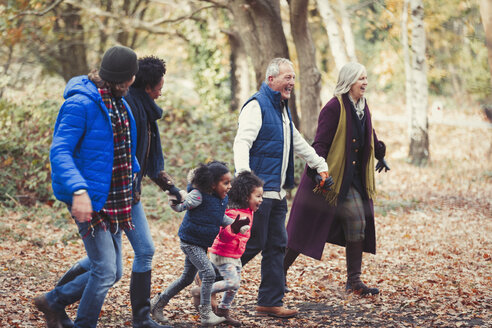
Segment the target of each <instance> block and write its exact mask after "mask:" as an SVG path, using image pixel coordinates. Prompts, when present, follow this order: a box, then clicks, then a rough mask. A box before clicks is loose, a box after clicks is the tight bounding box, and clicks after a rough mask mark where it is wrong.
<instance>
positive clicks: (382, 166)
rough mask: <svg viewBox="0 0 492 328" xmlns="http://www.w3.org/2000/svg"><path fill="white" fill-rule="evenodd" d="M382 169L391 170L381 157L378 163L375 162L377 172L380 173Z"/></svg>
mask: <svg viewBox="0 0 492 328" xmlns="http://www.w3.org/2000/svg"><path fill="white" fill-rule="evenodd" d="M382 170H384V172H387V171H389V170H391V169H390V168H389V166H388V164H387V163H386V161H385V160H384V158H383V159H380V160H379V161H378V163H377V164H376V171H377V172H378V173H381V171H382Z"/></svg>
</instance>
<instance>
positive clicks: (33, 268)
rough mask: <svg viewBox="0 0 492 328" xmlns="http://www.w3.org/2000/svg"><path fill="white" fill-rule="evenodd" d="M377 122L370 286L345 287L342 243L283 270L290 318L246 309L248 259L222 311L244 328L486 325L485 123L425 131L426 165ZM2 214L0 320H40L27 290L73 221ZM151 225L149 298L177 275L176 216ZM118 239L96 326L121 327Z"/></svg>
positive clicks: (69, 252)
mask: <svg viewBox="0 0 492 328" xmlns="http://www.w3.org/2000/svg"><path fill="white" fill-rule="evenodd" d="M376 128H377V129H378V132H379V138H380V139H382V140H385V141H386V143H387V146H388V159H389V160H388V162H389V164H390V166H391V171H390V172H388V173H381V174H377V175H376V181H377V187H378V189H379V195H378V198H377V200H376V229H377V254H376V255H370V254H365V255H364V261H363V274H362V278H363V280H364V281H365V282H366V283H367V284H368V285H370V286H377V287H378V288H379V289H380V290H381V294H380V295H379V296H373V297H359V296H358V295H353V294H346V293H345V291H344V283H345V256H344V249H343V248H341V247H338V246H334V245H329V244H327V245H326V247H325V252H324V255H323V259H322V261H316V260H313V259H310V258H308V257H305V256H300V257H299V258H298V260H297V261H296V262H295V264H294V265H293V267H292V268H291V269H290V270H289V274H288V284H289V287H290V288H291V289H292V292H290V293H288V294H286V296H285V298H284V303H285V305H286V306H287V307H292V308H298V309H299V310H300V312H299V315H298V316H297V317H296V318H293V319H289V320H283V319H275V318H268V317H256V316H255V300H256V296H257V290H258V286H259V283H260V257H261V256H257V257H256V258H255V259H254V260H253V261H251V262H250V263H248V265H247V266H245V268H244V269H243V279H242V286H241V288H240V290H239V292H238V294H237V296H236V300H235V304H234V307H233V309H232V313H233V315H234V316H235V317H237V318H238V319H240V320H241V321H242V323H243V326H244V327H267V326H268V327H328V326H329V327H347V326H351V327H492V280H491V272H492V261H491V257H492V247H491V246H492V245H491V243H492V183H491V182H492V167H491V159H490V157H489V156H490V154H488V153H487V151H488V149H489V147H490V140H491V135H490V134H491V133H490V131H488V130H471V129H461V128H460V129H457V128H450V127H432V128H431V135H430V138H431V156H432V164H431V165H430V166H428V167H425V168H418V167H414V166H411V165H409V164H407V163H406V161H405V158H406V151H407V149H408V143H407V140H406V136H405V134H402V133H401V130H402V128H403V127H402V125H398V124H396V123H394V124H392V123H385V124H384V126H381V127H379V128H378V126H376ZM443 136H445V137H443ZM6 213H7V214H8V215H6V216H2V217H1V218H0V227H1V230H2V235H1V239H0V240H1V244H0V286H1V288H0V326H1V327H44V321H43V317H42V314H41V313H39V312H38V311H36V310H35V309H34V307H33V305H32V298H33V297H34V296H35V295H38V294H40V293H43V292H47V291H49V290H51V289H52V288H53V286H54V284H55V283H56V281H57V279H59V278H60V277H61V275H62V274H63V273H64V272H65V271H66V270H67V269H68V268H69V267H70V266H71V265H72V264H73V263H74V262H75V261H76V260H78V259H80V258H82V257H83V256H84V255H85V251H84V249H83V244H82V242H81V241H80V239H79V238H68V243H66V244H65V243H63V242H62V240H67V238H66V236H67V234H68V235H69V236H70V235H71V234H74V233H75V232H76V230H75V225H71V224H70V225H67V226H66V227H64V228H57V227H56V226H54V225H53V224H52V222H51V218H50V216H49V215H46V216H42V217H32V216H30V215H29V214H30V212H29V211H28V210H21V211H8V212H6ZM33 213H34V212H33ZM150 226H151V230H152V234H153V237H154V243H155V245H156V253H155V256H154V261H153V279H152V282H153V285H152V294H153V295H154V294H155V293H157V292H159V291H161V290H162V289H163V288H165V287H166V286H168V285H169V284H170V283H171V282H172V281H173V280H174V279H175V278H177V277H178V276H179V275H180V273H181V270H182V266H183V259H184V256H183V254H182V252H181V251H180V248H179V242H178V238H177V229H178V227H179V222H178V220H176V221H173V222H167V223H165V222H160V221H155V220H150ZM67 227H68V228H67ZM67 229H68V231H67ZM64 236H65V237H64ZM123 239H124V254H125V257H124V266H125V273H124V276H123V278H122V279H121V281H120V282H118V283H117V284H116V285H115V286H114V287H113V288H111V289H110V291H109V293H108V295H107V298H106V302H105V304H104V306H103V310H102V313H101V316H100V324H99V326H100V327H131V307H130V300H129V278H130V272H131V262H132V257H133V256H132V250H131V247H130V245H129V243H128V241H127V240H126V238H125V237H124V238H123ZM76 309H77V305H76V304H75V305H72V306H70V307H69V308H67V312H68V313H69V315H70V316H71V317H74V316H75V314H76ZM165 312H166V315H167V316H168V317H170V319H171V320H172V323H173V325H174V326H175V327H195V326H196V327H197V326H199V325H198V323H199V317H198V314H197V312H196V311H195V309H194V308H193V305H192V303H191V297H190V287H188V288H187V289H185V290H184V291H182V292H181V293H180V294H178V295H177V296H176V297H175V298H174V299H173V300H172V301H171V302H170V303H169V304H168V306H167V307H166V308H165Z"/></svg>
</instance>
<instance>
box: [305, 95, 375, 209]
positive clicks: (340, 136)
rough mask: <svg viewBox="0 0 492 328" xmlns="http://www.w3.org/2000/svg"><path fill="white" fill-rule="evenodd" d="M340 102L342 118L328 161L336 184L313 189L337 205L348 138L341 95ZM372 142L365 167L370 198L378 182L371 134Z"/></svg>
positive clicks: (372, 139)
mask: <svg viewBox="0 0 492 328" xmlns="http://www.w3.org/2000/svg"><path fill="white" fill-rule="evenodd" d="M337 98H338V102H339V103H340V119H339V120H338V127H337V131H336V132H335V137H334V138H333V142H332V143H331V148H330V151H329V152H328V157H327V158H326V163H327V164H328V168H329V170H330V175H331V176H332V177H333V179H334V181H335V184H334V185H333V186H331V190H328V191H326V190H321V189H320V188H319V187H318V186H316V187H315V188H314V189H313V191H314V192H315V193H318V194H322V195H324V196H325V198H326V201H327V202H328V203H329V204H330V205H331V206H336V205H337V201H338V195H339V193H340V188H341V187H342V180H343V174H344V171H345V149H346V139H347V114H346V112H345V106H344V105H343V100H342V97H341V96H337ZM370 136H371V142H370V149H369V160H368V161H367V165H366V167H365V170H366V174H365V176H366V192H367V195H368V197H369V198H370V199H373V198H374V196H375V195H376V184H375V181H374V135H373V133H371V134H370Z"/></svg>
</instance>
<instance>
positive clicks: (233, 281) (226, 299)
mask: <svg viewBox="0 0 492 328" xmlns="http://www.w3.org/2000/svg"><path fill="white" fill-rule="evenodd" d="M218 269H219V272H220V275H221V276H222V277H223V278H224V280H221V281H217V282H215V283H214V284H213V286H212V293H218V292H225V293H224V296H223V297H222V301H221V302H220V305H219V308H221V309H229V308H230V307H231V304H232V301H233V300H234V296H235V295H236V293H237V290H238V289H239V285H240V284H241V267H240V266H235V265H234V264H231V263H225V264H221V265H219V266H218Z"/></svg>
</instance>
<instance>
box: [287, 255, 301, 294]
mask: <svg viewBox="0 0 492 328" xmlns="http://www.w3.org/2000/svg"><path fill="white" fill-rule="evenodd" d="M298 256H299V252H298V251H295V250H293V249H290V248H287V249H286V251H285V256H284V278H285V286H284V289H285V293H288V292H290V291H291V289H290V288H289V287H288V286H287V270H289V268H290V266H291V265H292V264H293V263H294V261H295V260H296V259H297V257H298Z"/></svg>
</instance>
